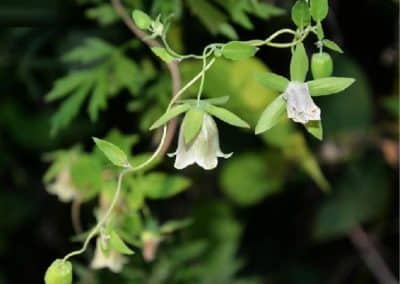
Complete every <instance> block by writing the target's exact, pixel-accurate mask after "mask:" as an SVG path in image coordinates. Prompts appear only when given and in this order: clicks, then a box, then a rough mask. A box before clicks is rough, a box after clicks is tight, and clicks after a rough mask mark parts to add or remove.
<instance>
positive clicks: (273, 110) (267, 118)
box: [255, 95, 286, 134]
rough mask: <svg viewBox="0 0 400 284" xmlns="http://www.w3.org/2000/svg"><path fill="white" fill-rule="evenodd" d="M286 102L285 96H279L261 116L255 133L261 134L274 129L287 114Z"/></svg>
mask: <svg viewBox="0 0 400 284" xmlns="http://www.w3.org/2000/svg"><path fill="white" fill-rule="evenodd" d="M285 108H286V101H285V99H284V98H283V95H280V96H278V97H277V98H276V99H275V100H274V101H273V102H272V103H270V104H269V105H268V106H267V107H266V108H265V110H264V112H263V113H262V114H261V117H260V119H259V120H258V123H257V126H256V130H255V133H256V134H261V133H263V132H265V131H267V130H269V129H271V128H272V127H274V126H275V125H276V124H277V123H278V122H279V121H280V120H281V118H282V116H283V114H284V113H285Z"/></svg>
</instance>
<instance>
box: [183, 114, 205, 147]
mask: <svg viewBox="0 0 400 284" xmlns="http://www.w3.org/2000/svg"><path fill="white" fill-rule="evenodd" d="M203 116H204V111H203V110H201V109H199V108H196V107H195V108H192V109H190V110H189V111H188V112H187V113H186V115H185V118H184V119H183V122H182V123H183V137H184V139H185V143H186V144H189V143H190V142H192V141H193V139H194V138H196V136H197V135H198V134H199V132H200V130H201V127H202V125H203Z"/></svg>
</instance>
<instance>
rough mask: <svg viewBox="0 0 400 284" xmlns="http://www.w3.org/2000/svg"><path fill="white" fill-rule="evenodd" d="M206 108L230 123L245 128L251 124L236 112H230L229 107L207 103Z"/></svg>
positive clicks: (210, 112) (213, 114)
mask: <svg viewBox="0 0 400 284" xmlns="http://www.w3.org/2000/svg"><path fill="white" fill-rule="evenodd" d="M204 110H205V111H206V112H208V113H209V114H211V115H212V116H215V117H217V118H219V119H220V120H222V121H224V122H226V123H228V124H230V125H233V126H237V127H243V128H250V125H249V124H248V123H247V122H245V121H244V120H242V119H241V118H240V117H238V116H237V115H236V114H234V113H232V112H230V111H229V110H227V109H224V108H221V107H217V106H214V105H212V104H206V105H205V107H204Z"/></svg>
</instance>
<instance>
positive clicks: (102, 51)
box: [62, 38, 116, 74]
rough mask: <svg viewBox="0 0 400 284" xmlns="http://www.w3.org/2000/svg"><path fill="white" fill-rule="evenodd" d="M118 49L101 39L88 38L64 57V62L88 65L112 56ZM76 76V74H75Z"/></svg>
mask: <svg viewBox="0 0 400 284" xmlns="http://www.w3.org/2000/svg"><path fill="white" fill-rule="evenodd" d="M114 51H116V48H115V47H114V46H112V45H111V44H109V43H108V42H106V41H104V40H103V39H100V38H88V39H86V40H85V41H84V42H83V44H80V45H78V46H77V47H75V48H73V49H72V50H70V51H68V52H67V53H66V54H64V55H63V57H62V60H63V61H64V62H67V63H82V64H87V63H91V62H93V61H100V60H101V59H105V58H107V57H109V56H111V55H112V53H113V52H114ZM73 74H75V73H73Z"/></svg>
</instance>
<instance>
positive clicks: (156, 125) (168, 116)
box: [150, 104, 190, 130]
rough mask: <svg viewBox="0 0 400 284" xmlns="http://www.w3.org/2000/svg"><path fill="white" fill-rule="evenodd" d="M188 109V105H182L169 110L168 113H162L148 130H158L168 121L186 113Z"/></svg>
mask: <svg viewBox="0 0 400 284" xmlns="http://www.w3.org/2000/svg"><path fill="white" fill-rule="evenodd" d="M189 109H190V105H189V104H182V105H178V106H175V107H173V108H171V109H170V110H169V111H168V112H166V113H164V114H163V115H162V116H161V117H160V118H159V119H157V121H156V122H154V123H153V125H152V126H151V127H150V130H153V129H156V128H159V127H160V126H162V125H164V124H166V123H167V122H168V121H170V120H171V119H173V118H174V117H176V116H178V115H180V114H181V113H184V112H186V111H187V110H189Z"/></svg>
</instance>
